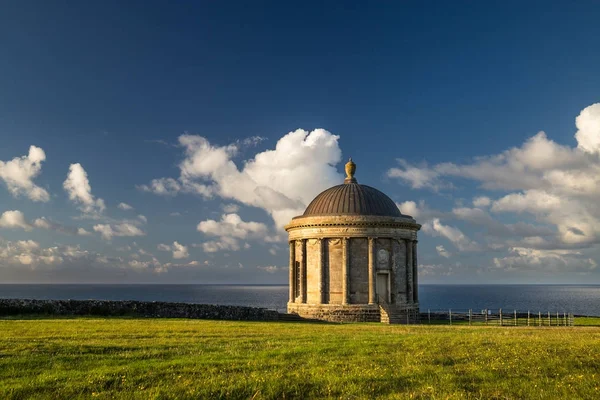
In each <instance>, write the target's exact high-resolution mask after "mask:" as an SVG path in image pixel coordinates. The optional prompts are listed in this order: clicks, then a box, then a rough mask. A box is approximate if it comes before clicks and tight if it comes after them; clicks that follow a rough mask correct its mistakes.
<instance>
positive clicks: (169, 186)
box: [137, 178, 182, 196]
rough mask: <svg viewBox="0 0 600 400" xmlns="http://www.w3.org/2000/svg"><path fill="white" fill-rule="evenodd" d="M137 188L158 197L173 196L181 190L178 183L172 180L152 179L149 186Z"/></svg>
mask: <svg viewBox="0 0 600 400" xmlns="http://www.w3.org/2000/svg"><path fill="white" fill-rule="evenodd" d="M137 188H138V189H140V190H142V191H144V192H151V193H154V194H158V195H160V196H175V195H176V194H177V193H179V192H180V191H181V190H182V187H181V185H180V184H179V182H177V181H176V180H175V179H173V178H160V179H153V180H152V181H151V182H150V185H138V186H137Z"/></svg>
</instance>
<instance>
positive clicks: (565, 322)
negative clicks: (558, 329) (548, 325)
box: [563, 312, 567, 326]
mask: <svg viewBox="0 0 600 400" xmlns="http://www.w3.org/2000/svg"><path fill="white" fill-rule="evenodd" d="M563 323H564V324H565V326H567V314H566V313H565V312H563Z"/></svg>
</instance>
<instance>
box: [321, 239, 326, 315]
mask: <svg viewBox="0 0 600 400" xmlns="http://www.w3.org/2000/svg"><path fill="white" fill-rule="evenodd" d="M319 243H320V245H319V273H320V277H321V279H320V288H319V292H320V294H321V297H320V298H321V304H326V303H327V286H326V285H325V283H326V276H327V275H326V273H325V272H326V271H325V268H327V266H326V263H325V246H327V239H319Z"/></svg>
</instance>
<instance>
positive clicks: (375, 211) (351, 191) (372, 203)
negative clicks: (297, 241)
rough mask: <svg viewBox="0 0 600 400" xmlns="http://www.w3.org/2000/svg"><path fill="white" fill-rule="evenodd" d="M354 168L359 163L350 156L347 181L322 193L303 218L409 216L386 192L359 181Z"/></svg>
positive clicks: (309, 206)
mask: <svg viewBox="0 0 600 400" xmlns="http://www.w3.org/2000/svg"><path fill="white" fill-rule="evenodd" d="M355 171H356V164H354V163H353V162H352V159H350V161H349V162H348V163H347V164H346V174H347V177H346V179H345V180H344V183H343V184H341V185H337V186H334V187H331V188H329V189H327V190H325V191H324V192H321V194H319V195H318V196H317V197H315V198H314V199H313V201H311V202H310V204H309V205H308V207H306V210H305V211H304V214H302V216H301V217H310V216H316V215H340V214H341V215H376V216H382V217H408V216H407V215H403V214H402V213H401V212H400V210H399V209H398V207H397V206H396V204H395V203H394V201H393V200H392V199H390V198H389V197H388V196H386V195H385V194H384V193H383V192H380V191H379V190H377V189H375V188H373V187H371V186H367V185H360V184H358V182H357V181H356V179H355V178H354V172H355ZM297 218H298V217H297Z"/></svg>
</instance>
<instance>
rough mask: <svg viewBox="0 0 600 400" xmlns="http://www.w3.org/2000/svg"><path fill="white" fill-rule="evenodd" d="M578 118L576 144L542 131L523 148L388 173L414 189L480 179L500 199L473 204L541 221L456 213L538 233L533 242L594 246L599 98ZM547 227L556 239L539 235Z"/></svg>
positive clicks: (598, 212) (492, 226)
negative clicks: (511, 221) (558, 140)
mask: <svg viewBox="0 0 600 400" xmlns="http://www.w3.org/2000/svg"><path fill="white" fill-rule="evenodd" d="M575 123H576V126H577V129H578V130H577V133H576V134H575V139H576V141H577V146H576V147H571V146H567V145H561V144H558V143H556V142H554V141H552V140H551V139H549V138H548V136H547V135H546V133H544V132H539V133H537V134H536V135H534V136H532V137H531V138H529V139H528V140H526V141H525V142H524V143H523V144H522V145H521V146H520V147H514V148H511V149H508V150H506V151H503V152H501V153H499V154H495V155H490V156H482V157H477V158H475V159H474V160H473V161H472V162H470V163H465V164H456V163H440V164H435V165H432V166H428V165H422V166H416V165H412V164H409V163H407V162H401V165H400V167H396V168H391V169H390V170H388V175H389V176H391V177H396V178H398V179H400V180H401V181H403V182H406V183H408V184H409V185H411V186H412V187H414V188H424V187H429V188H432V189H435V190H439V189H440V188H449V187H452V183H451V182H446V180H448V179H452V178H456V177H458V178H466V179H470V180H473V181H475V182H479V184H480V185H481V187H482V188H484V189H487V190H490V191H492V190H499V191H502V192H503V195H502V197H501V198H499V199H496V200H492V199H491V198H489V197H488V196H480V197H476V198H475V199H474V200H473V205H474V206H475V207H478V208H484V207H490V206H491V208H490V209H491V211H492V212H494V213H517V214H528V215H529V216H531V217H533V218H534V219H535V220H536V221H537V222H539V223H541V224H542V226H536V225H531V224H520V225H519V224H512V225H511V224H501V223H499V222H497V221H494V219H493V218H492V217H490V216H489V215H487V214H486V213H484V212H483V211H475V210H472V209H467V208H459V209H455V210H454V212H453V214H454V215H453V217H454V218H458V219H462V220H465V221H468V222H469V223H471V224H475V225H479V226H485V227H487V228H488V229H489V230H490V232H491V233H492V234H494V235H505V236H506V235H511V234H520V235H523V236H525V237H531V238H532V237H534V236H536V237H540V238H538V239H529V241H534V240H537V241H538V242H544V243H546V244H548V243H555V244H556V245H558V246H592V245H595V244H597V243H598V242H600V206H599V203H598V201H597V199H598V198H599V196H600V157H598V155H599V154H600V103H597V104H593V105H591V106H589V107H587V108H585V109H584V110H582V111H581V113H580V114H579V116H578V117H577V118H576V120H575ZM398 170H400V171H398ZM507 191H508V192H509V193H508V194H506V192H507ZM406 206H407V207H409V206H411V204H407V205H406ZM409 209H410V207H409ZM413 209H415V207H413ZM411 211H413V210H412V209H411ZM549 226H551V227H553V228H554V229H553V231H554V232H553V233H554V234H555V235H556V239H549V240H546V239H541V237H543V236H549V235H550V233H549V232H548V231H549Z"/></svg>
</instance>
